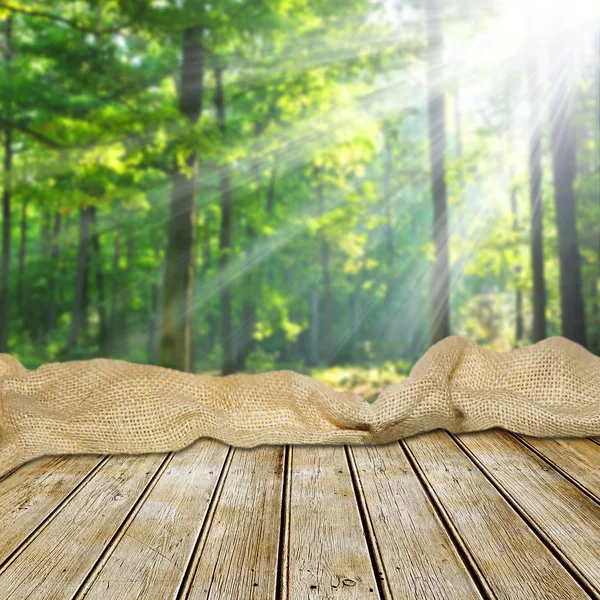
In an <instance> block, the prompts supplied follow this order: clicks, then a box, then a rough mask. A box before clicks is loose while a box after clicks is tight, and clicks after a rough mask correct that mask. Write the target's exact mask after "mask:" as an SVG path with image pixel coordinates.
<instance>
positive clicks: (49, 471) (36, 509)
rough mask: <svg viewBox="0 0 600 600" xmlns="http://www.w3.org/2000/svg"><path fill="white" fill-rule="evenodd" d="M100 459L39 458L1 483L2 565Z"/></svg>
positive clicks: (81, 457) (0, 526)
mask: <svg viewBox="0 0 600 600" xmlns="http://www.w3.org/2000/svg"><path fill="white" fill-rule="evenodd" d="M101 460H102V459H101V457H99V456H78V457H61V458H42V459H39V460H36V461H34V462H32V463H29V464H27V465H24V466H23V467H21V468H20V469H18V470H17V471H15V472H14V473H13V474H12V475H10V476H8V477H6V478H5V479H3V480H2V481H1V482H0V532H1V534H0V572H1V571H2V567H1V565H3V564H4V563H5V561H6V560H7V559H8V558H9V556H10V555H11V554H12V553H13V552H15V550H16V549H17V548H19V546H21V545H22V544H23V542H24V541H25V540H27V539H28V537H29V536H31V535H32V534H33V532H35V531H36V530H38V529H39V528H40V526H43V524H44V523H45V522H48V520H49V519H50V518H51V517H52V516H54V514H55V513H56V510H57V507H59V506H60V505H61V504H62V503H63V502H65V500H66V499H67V497H68V496H69V494H71V493H72V492H73V491H74V490H75V489H76V488H77V486H78V485H80V484H81V482H82V481H83V480H84V479H85V478H86V476H88V475H89V474H90V473H91V472H92V471H93V469H94V467H96V466H97V465H98V464H99V463H100V462H101Z"/></svg>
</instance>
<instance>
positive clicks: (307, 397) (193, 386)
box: [0, 337, 600, 476]
mask: <svg viewBox="0 0 600 600" xmlns="http://www.w3.org/2000/svg"><path fill="white" fill-rule="evenodd" d="M494 427H501V428H503V429H507V430H509V431H513V432H517V433H522V434H527V435H532V436H539V437H584V436H592V435H600V358H599V357H597V356H594V355H593V354H591V353H590V352H588V351H587V350H585V349H584V348H582V347H581V346H579V345H577V344H575V343H573V342H570V341H568V340H566V339H564V338H561V337H554V338H550V339H547V340H545V341H543V342H539V343H538V344H535V345H533V346H529V347H526V348H522V349H519V350H513V351H512V352H506V353H503V352H493V351H490V350H485V349H483V348H481V347H479V346H478V345H477V344H476V343H474V342H472V341H470V340H469V339H467V338H464V337H449V338H446V339H444V340H442V341H441V342H439V343H438V344H436V345H435V346H433V347H432V348H430V350H429V351H428V352H427V353H426V354H425V355H424V356H423V357H422V358H421V359H420V360H419V361H418V362H417V364H416V365H415V366H414V368H413V369H412V371H411V373H410V375H409V377H408V378H406V379H404V380H402V381H399V382H398V383H396V384H393V385H390V386H388V387H387V388H386V389H385V390H383V392H381V394H380V395H379V397H378V398H377V399H376V401H375V402H374V403H373V404H369V403H368V402H366V401H365V400H364V399H363V398H362V397H361V396H359V395H358V394H355V393H353V392H337V391H335V390H333V389H332V388H331V387H329V386H328V385H326V384H324V383H322V382H319V381H316V380H314V379H312V378H310V377H307V376H305V375H301V374H299V373H295V372H293V371H289V370H282V371H272V372H269V373H263V374H259V375H249V374H236V375H229V376H226V377H211V376H206V375H193V374H190V373H182V372H179V371H175V370H172V369H165V368H161V367H155V366H150V365H137V364H131V363H127V362H124V361H119V360H109V359H93V360H88V361H73V362H65V363H52V364H46V365H43V366H41V367H39V368H38V369H35V370H32V371H28V370H27V369H25V368H24V367H23V366H22V365H21V364H20V363H19V362H18V361H17V360H16V359H15V358H13V357H11V356H9V355H8V354H1V355H0V476H1V475H3V474H5V473H7V472H9V471H11V470H13V469H14V468H16V467H17V466H19V465H21V464H23V463H24V462H27V461H29V460H31V459H33V458H36V457H39V456H44V455H54V454H86V453H101V454H116V453H127V454H130V453H132V454H137V453H147V452H167V451H175V450H179V449H181V448H184V447H186V446H188V445H189V444H190V443H192V442H193V441H195V440H196V439H198V438H201V437H210V438H215V439H217V440H221V441H223V442H226V443H227V444H231V445H234V446H242V447H251V446H258V445H261V444H342V443H352V444H380V443H386V442H390V441H393V440H398V439H400V438H404V437H408V436H411V435H414V434H418V433H421V432H425V431H430V430H432V429H438V428H442V429H446V430H447V431H450V432H453V433H459V432H467V431H479V430H484V429H490V428H494Z"/></svg>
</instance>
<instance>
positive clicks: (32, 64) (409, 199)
mask: <svg viewBox="0 0 600 600" xmlns="http://www.w3.org/2000/svg"><path fill="white" fill-rule="evenodd" d="M490 3H491V4H493V2H492V1H491V0H490ZM388 4H389V3H377V2H375V3H373V2H364V1H360V2H359V1H358V0H345V1H344V2H337V1H335V2H334V1H327V2H320V1H319V2H318V1H316V0H269V1H268V2H239V1H237V0H218V1H216V2H213V3H208V4H204V3H196V2H192V1H191V0H186V1H184V2H180V1H176V0H152V1H149V2H141V1H138V0H119V1H116V0H115V1H113V0H109V1H106V0H105V1H104V2H98V1H94V0H76V1H75V2H65V1H64V0H52V1H51V2H21V1H13V2H10V3H9V4H4V3H0V19H3V20H6V19H7V18H9V17H10V18H11V19H12V29H13V34H12V41H11V44H12V58H11V60H10V61H8V60H6V59H5V63H4V64H5V67H6V68H3V69H2V70H0V106H2V116H3V119H4V120H3V122H2V123H0V125H1V126H2V127H4V131H6V130H8V129H10V131H11V132H12V134H13V151H14V160H13V172H12V199H11V201H12V231H11V245H12V248H13V250H12V253H11V264H10V267H11V269H10V271H11V272H10V282H9V283H10V291H11V295H10V297H11V304H10V325H9V331H10V344H9V345H10V351H11V352H12V353H14V354H15V355H16V356H17V357H18V358H20V359H21V360H23V361H24V362H25V364H27V365H28V366H35V365H37V364H40V363H42V362H45V361H49V360H50V361H53V360H62V359H65V358H66V357H67V356H70V355H72V354H71V353H70V352H69V348H68V342H67V340H68V339H69V331H70V327H71V323H72V306H73V302H74V280H75V271H76V264H77V256H78V246H79V228H80V220H79V219H80V209H81V208H82V207H88V206H94V207H96V209H97V218H98V234H99V236H98V240H99V247H100V249H99V252H96V251H95V250H94V249H93V248H92V247H91V245H90V248H89V249H88V259H89V261H88V263H89V264H88V271H87V273H86V281H87V285H86V294H87V296H86V298H87V299H86V308H85V323H84V327H83V332H82V334H81V343H80V346H79V349H78V351H77V353H76V357H80V358H87V357H91V356H95V355H98V354H99V353H104V354H107V355H110V356H113V357H120V358H124V359H128V360H135V361H138V362H154V361H155V360H156V343H157V342H156V335H157V331H158V329H159V328H160V309H161V302H162V291H161V288H162V286H163V268H164V266H163V265H164V259H165V241H166V240H165V237H166V233H165V232H166V223H167V221H168V219H169V198H170V197H169V195H170V188H171V179H172V177H173V174H174V172H175V171H176V170H177V169H179V170H183V171H184V173H185V174H187V175H191V173H192V168H191V167H190V166H189V165H187V164H186V158H187V157H188V156H189V155H190V153H191V152H197V153H198V156H199V164H198V167H197V168H198V171H197V177H198V187H197V203H196V205H197V231H196V248H195V254H196V262H197V264H196V267H197V268H196V273H197V275H196V285H195V289H194V302H193V304H194V314H193V319H192V324H193V330H194V333H193V348H194V349H193V353H194V360H195V365H196V368H197V369H199V370H209V369H214V368H216V367H217V365H218V364H219V361H220V357H221V342H222V340H221V333H220V331H221V330H220V327H221V325H220V313H221V311H220V308H221V307H220V298H219V293H220V290H221V289H222V288H223V286H224V285H230V286H231V289H232V294H233V298H234V306H233V320H234V323H233V328H234V331H239V330H240V329H241V328H243V326H244V319H245V316H244V302H245V300H246V299H247V298H251V300H252V302H253V303H254V305H255V307H256V319H255V323H254V326H253V330H252V335H251V338H252V340H253V349H252V353H251V354H250V357H249V360H248V365H247V366H248V369H249V370H255V371H260V370H265V369H271V368H279V367H280V366H282V365H291V366H292V367H293V368H297V369H298V370H306V369H308V367H307V365H308V364H309V363H310V362H314V361H315V359H316V360H317V362H320V363H325V362H326V361H328V362H330V363H335V364H350V365H354V366H352V367H339V368H334V369H332V370H329V371H314V372H313V373H314V375H315V376H316V377H321V378H323V380H325V381H327V382H329V383H331V384H332V385H334V386H338V387H340V388H344V389H357V390H363V391H361V392H360V393H363V395H369V394H372V393H374V392H376V391H377V390H378V389H380V387H381V386H382V385H385V384H386V383H387V382H389V383H391V382H393V381H395V380H396V379H397V378H399V377H400V376H403V375H405V374H406V373H407V371H408V369H409V365H410V364H412V363H413V362H414V361H415V360H416V358H418V357H419V356H420V355H421V354H422V353H423V351H424V350H425V349H426V348H427V347H428V345H429V315H430V312H431V306H430V296H429V294H430V270H431V264H432V261H433V258H434V253H435V248H434V245H433V243H432V225H431V223H432V215H433V212H432V206H431V191H430V189H431V182H430V174H429V157H428V127H427V106H426V93H425V90H424V86H423V85H422V81H421V80H422V78H421V79H419V78H418V77H414V76H413V75H414V73H418V74H419V73H420V74H421V75H422V73H423V69H424V64H425V60H424V59H425V58H426V57H425V55H424V50H425V47H426V46H425V39H424V31H423V27H422V25H423V14H422V12H421V8H419V6H420V4H419V3H413V2H401V3H399V4H398V7H390V6H388ZM487 4H488V3H486V5H487ZM463 5H465V3H464V2H452V3H449V4H448V6H447V7H446V9H445V10H446V11H447V12H446V13H445V16H444V19H445V22H444V29H445V35H446V37H447V39H448V40H449V42H450V43H449V44H448V46H449V48H450V49H451V48H452V47H453V45H454V47H458V48H459V49H464V48H466V49H468V48H469V46H468V45H469V43H470V40H472V39H473V38H474V37H475V35H476V34H478V33H479V32H480V30H483V29H485V28H486V27H490V19H491V17H490V15H491V14H493V12H492V11H486V10H484V8H482V7H479V8H478V9H477V10H475V9H474V10H475V12H473V15H472V18H470V19H469V18H466V17H465V16H464V10H465V8H464V6H463ZM7 6H8V7H10V8H7ZM401 8H402V10H400V9H401ZM389 11H392V12H393V11H397V12H394V14H393V15H392V16H393V18H392V17H391V16H390V14H389ZM411 15H412V16H411ZM196 24H198V25H201V26H202V29H203V34H202V43H203V46H204V47H205V49H206V53H205V72H204V79H203V84H204V90H205V95H204V102H203V107H202V114H201V116H200V118H199V119H198V121H197V123H195V124H194V125H190V124H189V122H188V121H187V120H186V119H185V118H184V117H183V116H182V114H181V111H180V107H179V100H178V90H179V89H180V86H181V82H180V80H179V78H180V72H181V64H180V61H181V47H182V37H183V31H184V29H185V28H186V27H189V26H191V25H196ZM465 52H466V51H465ZM584 62H585V61H584ZM592 62H593V61H587V62H585V64H583V65H582V70H581V78H580V82H579V83H580V85H579V93H578V98H577V110H576V114H577V131H578V132H579V133H578V135H579V140H578V161H577V162H578V176H577V180H576V195H577V210H578V214H577V219H578V220H577V225H578V233H579V244H580V252H581V256H582V277H583V286H584V289H583V292H584V298H585V303H586V318H587V323H588V331H589V335H590V347H591V348H592V349H594V350H596V351H598V350H599V349H600V317H599V316H598V305H599V302H600V299H599V291H598V273H599V270H600V268H599V264H600V263H599V261H600V247H599V244H600V215H599V214H598V206H599V204H600V198H599V193H600V192H599V189H600V180H599V170H598V164H599V161H600V147H599V144H598V135H597V127H598V124H597V120H596V119H597V112H598V106H597V90H595V88H594V85H593V82H594V77H596V75H595V71H594V69H597V64H596V66H594V65H593V64H592ZM475 63H476V61H475V60H474V61H473V66H470V65H467V66H468V67H469V68H467V69H466V70H465V69H462V70H461V69H459V68H458V67H457V68H454V69H452V68H451V69H449V77H448V84H447V89H446V92H447V93H446V102H447V108H446V113H447V126H446V133H447V147H446V184H447V189H448V197H449V202H448V203H449V221H450V231H451V237H450V260H451V269H452V299H451V300H452V301H451V305H452V323H453V327H452V329H453V332H454V333H464V334H466V335H469V336H471V337H473V338H474V339H475V340H476V341H478V342H481V343H483V344H486V345H488V346H489V347H493V348H497V349H510V348H512V347H514V346H516V345H520V344H524V343H528V341H529V339H530V333H529V332H530V331H531V313H532V298H531V296H532V283H531V280H532V274H531V266H530V252H529V244H530V235H529V219H530V205H529V196H528V194H529V187H528V186H529V179H528V162H527V161H528V157H527V136H528V126H527V125H528V124H527V119H526V118H523V114H522V113H523V111H524V107H525V105H526V101H525V92H526V80H525V73H524V68H523V65H519V64H518V61H516V62H515V65H516V66H515V68H513V69H511V70H509V71H508V72H507V73H504V71H502V70H501V69H498V70H495V66H494V72H493V74H491V71H490V69H492V67H490V65H487V66H486V69H487V71H486V72H485V73H482V72H481V71H477V69H478V68H481V67H477V66H476V64H475ZM217 65H220V66H222V67H223V68H224V88H225V89H224V92H225V104H226V128H225V132H224V133H223V132H222V131H221V128H220V124H219V121H218V118H217V117H218V116H217V114H216V109H215V101H216V98H215V77H214V69H215V67H216V66H217ZM486 74H487V77H484V76H483V75H486ZM492 75H493V76H492ZM413 80H414V81H416V82H417V83H413ZM507 89H508V90H509V93H507ZM459 92H460V94H459ZM5 121H6V122H5ZM548 129H549V128H548V124H547V123H544V129H543V153H544V182H543V183H544V187H543V208H544V253H545V254H544V260H545V269H546V285H547V295H548V304H547V313H548V314H547V318H548V323H549V330H548V334H549V335H550V334H558V333H560V317H561V315H560V298H559V284H558V282H559V265H558V259H557V230H556V219H555V214H554V206H553V201H552V200H553V183H552V179H551V168H550V148H549V141H548ZM223 166H225V167H227V169H228V171H229V173H230V177H231V182H232V189H231V194H232V199H233V221H234V222H233V243H232V248H231V249H230V250H229V251H228V253H229V258H230V262H229V266H228V268H227V270H226V271H223V270H222V269H221V268H220V267H219V264H218V261H219V256H220V253H221V250H220V237H219V236H220V225H221V223H220V220H221V208H220V202H221V194H222V188H221V185H222V181H221V178H220V169H221V168H223ZM2 183H5V181H4V180H3V182H2ZM513 192H514V194H515V197H516V203H517V213H518V214H517V216H516V221H515V215H514V214H513V212H512V208H511V193H513ZM319 194H322V204H323V207H322V208H323V210H321V207H320V198H319ZM24 205H26V211H25V226H26V242H25V246H24V268H23V270H22V272H21V270H20V266H19V250H20V248H21V234H20V231H21V224H20V220H21V214H22V207H23V206H24ZM57 218H58V219H59V221H60V223H59V228H58V231H57V236H55V234H54V231H55V227H56V223H57ZM515 223H516V226H515ZM324 247H326V248H327V252H328V265H327V269H328V277H329V280H330V282H331V290H332V300H331V301H332V315H330V316H329V317H328V316H327V315H326V314H325V302H324V284H325V279H326V277H325V273H324V258H323V256H324ZM98 273H100V274H101V276H102V277H103V288H102V286H100V285H99V284H98V279H97V277H98ZM251 274H256V277H255V278H253V279H251V278H250V275H251ZM18 290H22V291H21V292H19V291H18ZM517 292H520V293H521V294H522V298H523V318H524V322H525V338H524V339H523V340H520V341H518V340H516V339H515V319H516V315H515V308H514V306H515V297H516V294H517ZM18 294H21V297H19V295H18ZM314 294H316V297H317V299H318V305H317V307H316V308H317V310H316V311H315V310H314V308H315V306H314V303H313V295H314ZM101 296H102V297H101ZM17 298H19V300H18V301H17V300H16V299H17ZM101 308H103V309H104V311H105V313H106V318H107V321H108V325H109V332H110V335H111V341H110V344H109V346H108V348H105V349H102V348H100V345H99V332H100V316H99V315H100V309H101ZM330 317H333V319H332V320H333V323H332V328H333V338H334V349H335V352H334V356H332V357H327V356H325V347H326V339H325V336H326V333H325V332H326V328H327V325H328V323H327V319H328V318H330ZM315 330H316V333H315ZM313 335H314V336H316V345H317V350H318V354H319V355H318V356H317V357H314V356H312V353H313V350H314V349H313V348H312V345H313V343H314V340H313ZM153 336H154V337H153ZM238 337H239V336H238ZM236 343H237V342H236ZM397 361H401V362H400V363H399V362H397ZM359 363H364V364H372V365H375V364H378V363H381V366H379V367H376V366H372V367H371V366H369V367H365V366H357V365H358V364H359Z"/></svg>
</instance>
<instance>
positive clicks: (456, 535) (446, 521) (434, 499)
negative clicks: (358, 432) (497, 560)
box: [398, 440, 497, 600]
mask: <svg viewBox="0 0 600 600" xmlns="http://www.w3.org/2000/svg"><path fill="white" fill-rule="evenodd" d="M398 445H399V446H400V448H401V449H402V451H403V452H404V455H405V456H406V459H407V460H408V463H409V464H410V466H411V468H412V470H413V471H414V473H415V475H416V477H417V479H418V480H419V482H420V484H421V487H422V488H423V490H424V491H425V494H426V496H427V498H428V499H429V502H430V503H431V505H432V506H433V509H434V511H435V514H436V515H437V517H438V519H439V521H440V523H441V524H442V527H443V528H444V530H445V531H446V533H447V535H448V537H449V539H450V541H451V542H452V544H453V545H454V547H455V548H456V551H457V552H458V555H459V556H460V557H461V559H462V561H463V563H464V564H465V568H466V569H467V571H468V573H469V575H470V576H471V579H472V580H473V582H474V583H475V586H476V587H477V590H478V591H479V593H480V594H481V596H482V597H483V598H486V600H497V596H496V594H495V593H494V591H493V590H492V588H491V586H490V585H489V583H488V582H487V580H486V578H485V575H484V574H483V572H482V571H481V569H480V568H479V565H478V564H477V561H476V560H475V558H474V556H473V554H472V553H471V551H470V550H469V548H468V546H467V544H466V543H465V541H464V540H463V538H462V536H461V535H460V532H459V531H458V528H457V527H456V526H455V525H454V523H453V521H452V518H451V517H450V514H449V513H448V511H447V510H446V508H445V507H444V505H443V503H442V501H441V500H440V498H439V497H438V495H437V493H436V491H435V489H434V487H433V485H432V484H431V483H430V482H429V480H428V479H427V475H426V473H425V471H424V470H423V469H422V468H421V465H420V464H419V463H418V461H417V459H416V457H415V455H414V454H413V452H412V450H411V449H410V448H409V447H408V445H407V444H406V442H405V441H404V440H398Z"/></svg>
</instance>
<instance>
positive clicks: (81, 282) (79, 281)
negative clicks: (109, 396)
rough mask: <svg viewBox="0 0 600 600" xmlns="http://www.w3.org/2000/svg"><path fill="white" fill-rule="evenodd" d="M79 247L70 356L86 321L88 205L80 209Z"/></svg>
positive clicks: (72, 354) (74, 350) (73, 352)
mask: <svg viewBox="0 0 600 600" xmlns="http://www.w3.org/2000/svg"><path fill="white" fill-rule="evenodd" d="M79 214H80V221H79V248H78V250H77V270H76V272H75V289H74V294H73V310H72V313H71V314H72V317H71V330H70V332H69V350H68V351H69V356H71V357H73V356H74V355H75V352H76V350H77V345H78V342H79V336H80V332H81V330H82V328H83V323H84V315H83V313H84V310H85V305H84V293H85V287H86V276H87V270H88V269H87V264H88V242H89V210H88V207H87V206H83V207H81V209H80V213H79Z"/></svg>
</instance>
